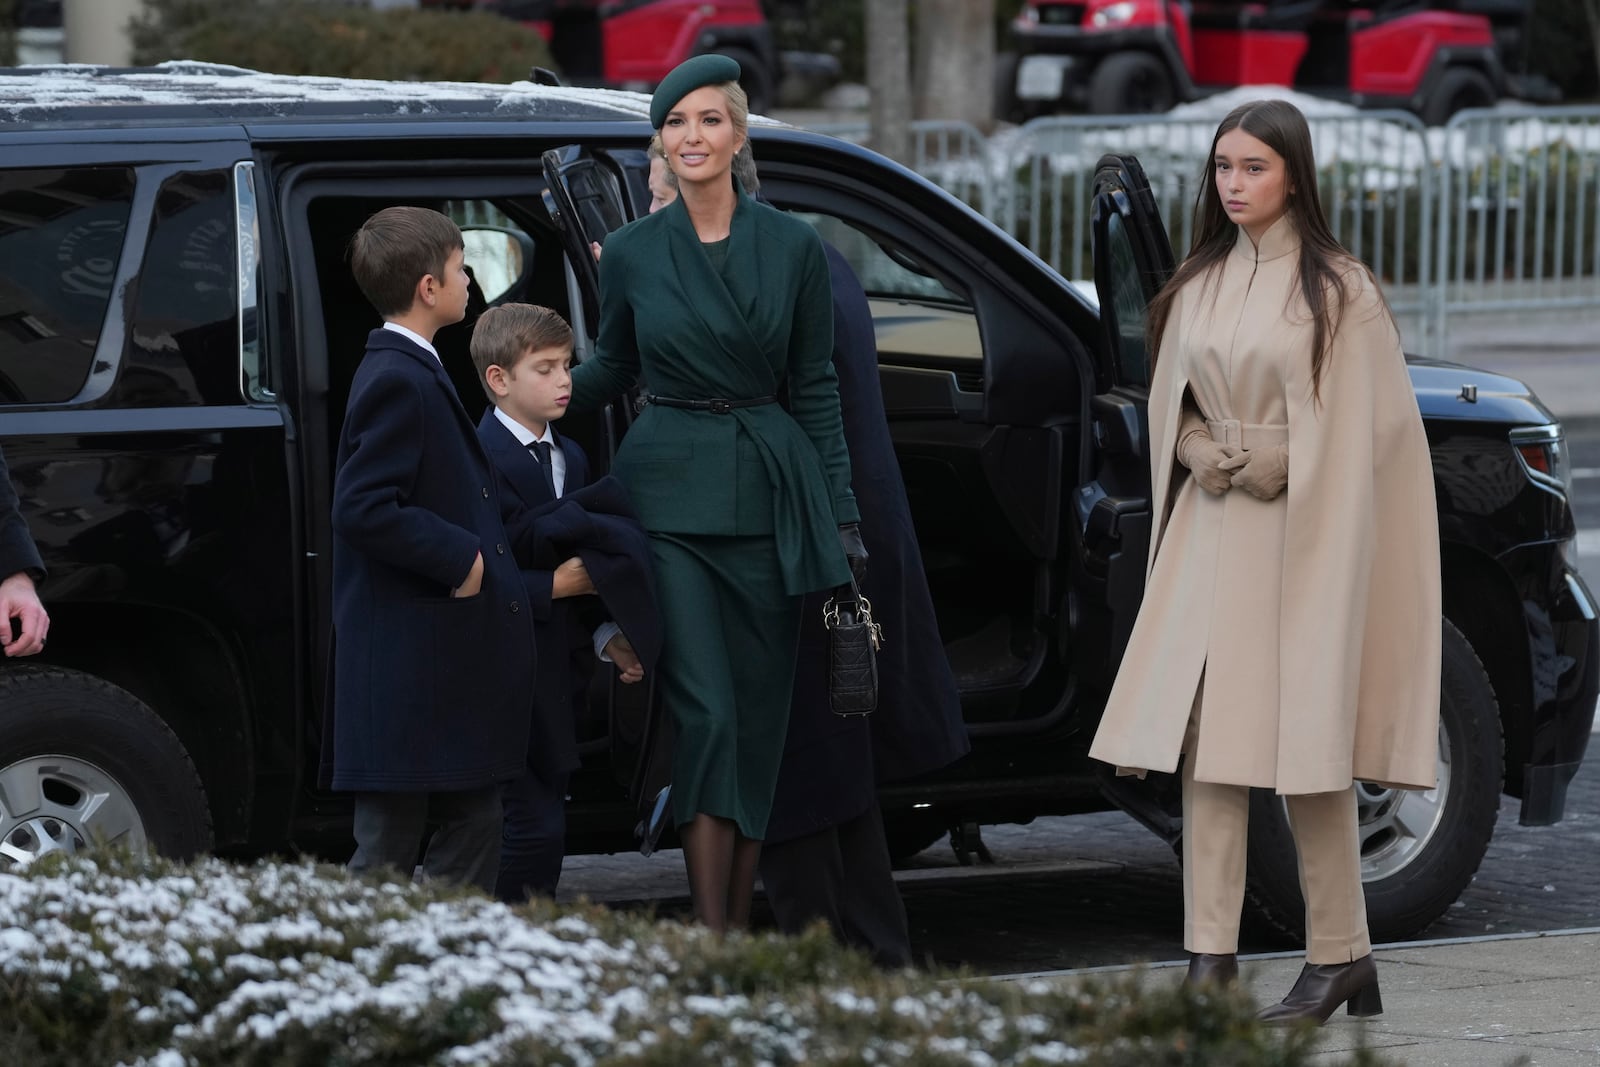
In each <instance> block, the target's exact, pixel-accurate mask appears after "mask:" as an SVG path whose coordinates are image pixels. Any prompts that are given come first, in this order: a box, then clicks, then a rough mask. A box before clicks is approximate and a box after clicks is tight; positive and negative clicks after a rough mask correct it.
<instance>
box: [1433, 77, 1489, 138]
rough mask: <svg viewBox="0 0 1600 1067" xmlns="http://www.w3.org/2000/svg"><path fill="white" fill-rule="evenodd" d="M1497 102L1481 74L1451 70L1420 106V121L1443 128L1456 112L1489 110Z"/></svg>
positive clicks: (1487, 80)
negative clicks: (1477, 109)
mask: <svg viewBox="0 0 1600 1067" xmlns="http://www.w3.org/2000/svg"><path fill="white" fill-rule="evenodd" d="M1497 99H1499V97H1498V95H1497V94H1496V93H1495V91H1494V83H1493V82H1491V81H1490V80H1489V79H1488V77H1487V76H1486V75H1485V74H1484V73H1483V72H1482V71H1480V70H1476V69H1474V68H1472V67H1451V68H1450V69H1449V70H1447V71H1445V72H1444V74H1443V75H1442V76H1441V77H1440V78H1439V84H1438V85H1436V86H1434V88H1433V91H1432V92H1430V93H1429V94H1428V100H1427V103H1425V104H1424V105H1423V106H1422V121H1423V122H1425V123H1427V124H1428V125H1429V126H1443V125H1444V124H1445V123H1447V122H1449V121H1450V116H1452V115H1454V114H1455V113H1456V112H1457V111H1465V110H1466V109H1467V108H1469V107H1493V106H1494V104H1495V101H1496V100H1497Z"/></svg>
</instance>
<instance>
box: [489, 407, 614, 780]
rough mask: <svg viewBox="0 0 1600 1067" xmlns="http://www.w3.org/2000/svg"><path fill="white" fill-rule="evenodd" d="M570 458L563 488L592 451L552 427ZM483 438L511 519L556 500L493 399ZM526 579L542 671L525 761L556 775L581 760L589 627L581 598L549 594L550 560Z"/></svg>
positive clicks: (584, 475) (570, 485)
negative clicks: (581, 714)
mask: <svg viewBox="0 0 1600 1067" xmlns="http://www.w3.org/2000/svg"><path fill="white" fill-rule="evenodd" d="M554 436H555V439H556V443H557V444H558V445H559V446H560V448H561V454H562V455H563V456H564V457H565V458H566V461H567V473H566V478H565V480H564V483H563V489H564V490H565V491H566V492H568V493H571V492H575V491H577V490H578V489H581V488H583V485H584V483H586V482H587V481H588V480H589V457H588V456H587V455H586V454H585V453H584V451H583V448H582V446H580V445H579V444H578V443H577V442H576V441H572V440H569V439H568V438H567V437H566V436H565V435H563V434H559V433H557V434H554ZM478 440H479V441H481V442H483V449H484V451H485V452H487V453H488V454H489V462H490V463H492V464H494V470H495V478H496V480H497V481H498V483H499V491H500V513H501V517H502V518H503V519H504V520H505V522H506V525H507V526H510V525H511V523H512V522H513V521H515V519H516V518H517V517H518V516H520V515H521V514H523V513H524V512H527V511H531V510H533V509H534V508H538V507H543V506H544V505H546V504H549V503H550V502H552V501H553V500H555V499H556V498H555V495H554V494H553V493H552V492H551V491H550V486H549V485H548V484H547V483H546V482H545V480H544V472H543V471H542V470H541V469H540V467H539V461H538V460H536V459H534V458H533V454H532V453H531V452H529V451H528V448H527V446H526V445H524V444H523V443H522V442H521V441H518V440H517V438H516V435H515V434H513V433H512V432H511V431H510V430H508V429H506V426H505V424H504V423H503V422H501V421H500V419H499V418H498V417H497V416H496V415H495V413H494V408H493V407H491V408H489V409H488V410H487V411H485V412H484V413H483V418H482V419H480V420H479V421H478ZM522 581H523V584H524V585H525V586H526V587H527V590H528V606H529V607H530V609H531V610H532V611H533V642H534V645H535V647H536V648H537V649H538V651H539V655H538V660H539V676H538V677H537V678H535V679H534V684H533V708H532V716H533V717H532V724H531V732H530V733H529V736H528V766H530V767H532V768H533V769H534V771H535V772H536V773H537V774H538V775H539V777H540V778H542V779H544V780H545V781H547V782H553V781H555V780H556V778H557V777H558V776H559V775H563V774H566V773H568V772H570V771H572V770H574V769H576V768H577V766H578V740H577V716H578V713H579V711H580V710H582V709H581V708H580V707H579V706H578V702H579V701H581V700H584V699H585V698H586V695H587V692H588V680H589V679H588V673H587V672H588V670H589V669H591V668H592V663H593V660H594V654H593V651H592V649H591V648H590V638H589V635H588V632H587V627H586V626H585V625H584V622H583V620H582V619H580V617H579V612H578V611H577V610H576V609H577V598H574V597H567V598H563V599H559V600H557V599H552V598H551V596H550V590H551V587H552V586H553V584H554V582H555V571H554V570H553V569H551V568H550V567H547V566H536V567H527V566H525V567H523V568H522Z"/></svg>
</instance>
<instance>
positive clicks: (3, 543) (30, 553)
mask: <svg viewBox="0 0 1600 1067" xmlns="http://www.w3.org/2000/svg"><path fill="white" fill-rule="evenodd" d="M19 571H27V572H28V573H29V574H31V575H32V576H33V580H34V581H36V582H37V581H39V580H41V579H42V578H43V577H44V563H43V561H42V560H40V559H39V549H38V547H37V546H36V545H35V544H34V543H33V535H32V534H30V533H28V523H27V521H26V520H25V519H23V517H22V508H21V506H20V505H19V504H18V502H17V491H16V490H15V489H14V488H12V486H11V473H10V471H8V470H7V469H6V457H5V453H3V452H0V581H3V580H4V579H6V578H9V577H11V576H12V575H13V574H16V573H18V572H19Z"/></svg>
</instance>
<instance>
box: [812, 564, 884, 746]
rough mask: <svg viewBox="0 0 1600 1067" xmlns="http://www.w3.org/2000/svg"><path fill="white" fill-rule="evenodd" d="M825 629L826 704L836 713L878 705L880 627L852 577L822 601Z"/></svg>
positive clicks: (856, 712) (862, 711) (863, 710)
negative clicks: (845, 584) (826, 652)
mask: <svg viewBox="0 0 1600 1067" xmlns="http://www.w3.org/2000/svg"><path fill="white" fill-rule="evenodd" d="M822 624H823V625H824V626H825V627H827V630H828V705H829V706H830V707H831V708H833V713H834V714H835V715H866V714H868V713H869V712H871V711H872V710H873V709H875V708H876V707H877V706H878V649H879V647H881V646H882V644H883V627H881V626H879V625H878V624H877V623H875V622H873V621H872V602H871V601H869V600H868V599H867V598H866V597H864V596H862V595H861V590H860V589H859V588H858V587H857V586H856V583H855V579H853V578H852V579H851V581H850V584H849V585H848V586H843V585H841V586H840V587H839V588H838V589H835V590H834V592H833V596H831V597H829V598H828V600H827V602H826V603H825V604H823V605H822Z"/></svg>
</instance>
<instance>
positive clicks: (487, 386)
mask: <svg viewBox="0 0 1600 1067" xmlns="http://www.w3.org/2000/svg"><path fill="white" fill-rule="evenodd" d="M472 361H473V364H474V365H475V366H476V367H477V371H478V378H479V381H480V383H481V384H482V385H483V387H484V391H485V392H486V393H487V394H488V396H489V400H490V401H491V403H492V405H493V406H492V407H490V409H489V410H488V411H486V412H485V413H484V415H483V418H482V420H481V421H480V422H479V423H478V439H479V441H481V442H482V443H483V447H484V451H485V452H487V453H488V455H489V459H490V461H491V462H492V463H493V465H494V468H495V476H496V478H497V479H498V482H499V493H500V506H501V510H502V514H503V516H504V517H505V518H506V519H507V521H508V526H513V527H514V526H515V523H516V520H517V519H518V517H520V516H524V515H526V514H527V513H528V512H531V511H535V510H538V509H544V511H543V512H542V514H544V515H546V516H549V518H548V520H547V521H546V528H547V529H550V530H552V531H553V530H555V529H558V528H559V527H560V525H561V524H560V522H559V518H560V513H559V512H557V511H555V510H554V509H552V508H551V507H550V505H552V504H553V502H554V501H557V500H561V499H563V498H568V499H571V497H570V494H575V493H579V491H580V490H582V489H583V488H584V486H585V485H586V484H587V483H588V480H589V459H588V457H587V456H586V455H585V454H584V451H583V448H582V447H581V446H580V445H579V444H578V443H577V442H576V441H573V440H571V439H569V438H567V437H565V436H564V435H561V434H557V433H556V431H555V421H556V420H557V419H559V418H561V416H562V415H564V414H565V413H566V406H567V402H568V401H569V400H570V399H571V397H572V373H571V368H572V329H571V327H569V326H568V325H567V323H566V320H564V319H563V318H562V317H561V316H560V315H559V314H557V313H556V312H554V311H552V310H551V309H549V308H545V307H538V306H535V305H532V304H505V305H502V306H499V307H495V308H491V309H489V310H488V311H486V312H485V313H484V314H483V315H482V316H481V317H480V318H479V319H478V322H477V324H476V326H474V328H473V332H472ZM579 499H582V494H580V495H579ZM569 510H570V509H569ZM635 525H636V524H635ZM638 535H639V545H640V550H639V552H638V553H637V554H638V556H639V566H641V567H647V566H648V560H647V558H646V553H645V551H644V545H645V542H644V534H643V528H642V527H640V528H639V530H638ZM585 547H590V546H585ZM524 554H526V553H524ZM520 562H521V563H522V564H524V569H523V572H522V575H523V582H524V584H525V585H526V587H527V591H528V604H529V607H530V608H531V609H532V615H533V634H534V643H535V645H536V646H537V647H538V650H539V655H538V659H539V676H538V679H537V680H536V682H535V685H534V696H533V708H532V730H531V732H530V734H529V739H528V749H527V752H528V758H527V765H526V766H525V767H524V768H523V771H522V773H520V774H519V775H518V776H517V777H516V778H514V779H512V780H511V781H510V782H508V783H506V785H505V787H504V790H503V791H502V795H501V799H502V802H503V803H504V806H505V824H504V828H503V830H502V833H501V852H500V874H499V878H498V881H497V883H496V886H495V895H496V896H498V897H500V898H501V899H502V900H506V901H513V902H515V901H521V900H526V899H527V897H528V895H529V894H530V893H539V894H543V895H546V896H550V895H553V894H554V893H555V890H556V883H557V881H558V880H559V879H560V877H561V863H562V858H563V856H564V853H565V851H566V843H565V838H566V788H567V779H568V776H569V775H570V774H571V773H572V771H573V770H575V769H576V768H577V766H578V749H577V740H576V723H577V717H578V714H579V712H580V711H581V709H582V708H583V704H584V701H585V700H586V699H587V693H588V682H589V677H590V675H591V673H592V670H593V665H594V659H595V657H596V656H598V657H599V658H600V659H602V660H606V661H609V662H612V663H614V664H616V667H617V672H618V674H619V676H620V678H621V680H622V681H623V682H627V683H633V682H637V681H638V680H639V679H640V678H642V677H644V665H643V664H642V663H641V662H640V659H639V656H638V655H637V654H636V653H635V651H634V648H633V646H632V645H631V644H630V643H629V641H628V638H627V637H625V636H624V635H623V633H622V631H621V628H620V627H619V626H618V625H617V623H615V622H611V621H602V619H603V617H604V616H603V609H602V608H601V605H600V604H599V603H598V602H597V601H596V599H595V598H594V597H593V596H591V595H589V594H593V593H595V592H596V589H595V581H594V580H593V579H592V578H591V576H590V574H589V572H588V570H587V568H586V567H585V565H584V562H583V560H582V559H581V558H580V557H579V556H578V555H576V554H574V555H572V556H570V557H569V558H565V559H564V560H563V561H562V562H560V563H559V564H557V565H555V566H554V567H553V568H552V567H551V566H548V565H541V564H539V563H535V562H533V561H531V560H529V559H522V560H520ZM550 562H554V561H553V560H552V561H550ZM596 624H598V626H597V625H596Z"/></svg>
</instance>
